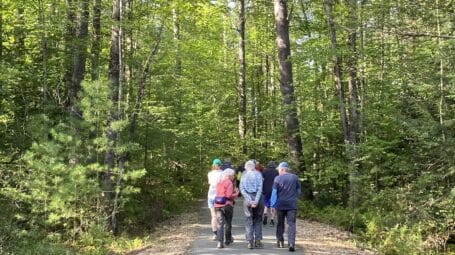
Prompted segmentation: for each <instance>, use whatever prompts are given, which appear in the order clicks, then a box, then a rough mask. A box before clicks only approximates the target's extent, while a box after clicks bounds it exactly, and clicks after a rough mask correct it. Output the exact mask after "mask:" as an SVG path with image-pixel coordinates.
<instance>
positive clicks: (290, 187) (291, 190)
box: [270, 162, 301, 252]
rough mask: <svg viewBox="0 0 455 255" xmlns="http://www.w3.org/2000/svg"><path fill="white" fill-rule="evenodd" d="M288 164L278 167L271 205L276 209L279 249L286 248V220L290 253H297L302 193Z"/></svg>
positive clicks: (296, 178) (297, 179) (282, 163)
mask: <svg viewBox="0 0 455 255" xmlns="http://www.w3.org/2000/svg"><path fill="white" fill-rule="evenodd" d="M288 170H289V165H288V163H287V162H281V163H280V164H279V165H278V174H279V175H278V176H277V177H275V180H274V181H273V187H272V196H271V198H270V203H271V206H272V208H276V212H277V218H278V222H277V226H276V239H277V246H278V248H284V236H283V233H284V224H285V223H284V220H285V219H286V220H287V224H288V247H289V251H291V252H293V251H295V232H296V217H297V200H298V199H299V195H300V193H301V186H300V180H299V178H298V177H297V175H295V174H291V173H289V172H288Z"/></svg>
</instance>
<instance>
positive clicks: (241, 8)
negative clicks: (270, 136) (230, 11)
mask: <svg viewBox="0 0 455 255" xmlns="http://www.w3.org/2000/svg"><path fill="white" fill-rule="evenodd" d="M238 15H239V24H238V32H239V46H238V61H239V78H238V85H237V90H238V100H239V115H238V118H239V136H240V142H241V144H242V145H241V146H242V153H243V154H245V153H246V144H245V142H246V141H245V137H246V129H247V128H246V80H245V79H246V61H245V1H244V0H239V1H238Z"/></svg>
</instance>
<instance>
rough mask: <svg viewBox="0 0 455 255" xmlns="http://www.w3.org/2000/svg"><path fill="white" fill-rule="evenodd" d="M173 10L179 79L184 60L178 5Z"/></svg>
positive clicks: (176, 70) (176, 66) (176, 69)
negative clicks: (181, 49)
mask: <svg viewBox="0 0 455 255" xmlns="http://www.w3.org/2000/svg"><path fill="white" fill-rule="evenodd" d="M175 5H176V6H174V8H172V25H173V32H174V44H175V47H174V54H175V75H176V76H177V77H178V76H180V75H181V74H182V58H181V57H180V22H179V10H178V3H176V4H175Z"/></svg>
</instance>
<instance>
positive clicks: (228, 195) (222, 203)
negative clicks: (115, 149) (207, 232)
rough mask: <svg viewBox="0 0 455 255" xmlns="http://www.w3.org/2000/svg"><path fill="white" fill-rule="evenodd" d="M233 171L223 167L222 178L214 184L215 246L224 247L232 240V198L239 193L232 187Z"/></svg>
mask: <svg viewBox="0 0 455 255" xmlns="http://www.w3.org/2000/svg"><path fill="white" fill-rule="evenodd" d="M234 179H235V171H234V170H233V169H231V168H226V169H224V171H223V173H222V179H221V181H220V182H219V183H218V184H217V186H216V196H215V211H216V219H217V231H216V232H217V240H218V244H217V248H224V244H226V245H229V244H231V243H232V242H234V238H233V237H232V233H231V229H232V216H233V214H234V199H235V198H236V197H237V196H238V195H239V190H238V189H237V188H234V183H233V181H234Z"/></svg>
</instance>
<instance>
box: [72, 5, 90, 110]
mask: <svg viewBox="0 0 455 255" xmlns="http://www.w3.org/2000/svg"><path fill="white" fill-rule="evenodd" d="M88 19H89V0H82V1H81V2H80V7H79V15H78V20H77V26H76V31H75V32H76V40H75V42H73V43H74V44H75V45H74V52H73V53H72V54H73V65H72V67H73V71H72V77H71V85H70V87H69V88H68V94H69V96H68V97H69V102H70V103H69V107H70V112H71V113H72V114H73V115H74V116H78V117H81V116H80V115H81V112H80V110H79V109H77V107H76V104H77V102H78V93H79V91H80V90H81V82H82V80H83V79H84V73H85V61H86V59H87V39H88Z"/></svg>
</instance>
